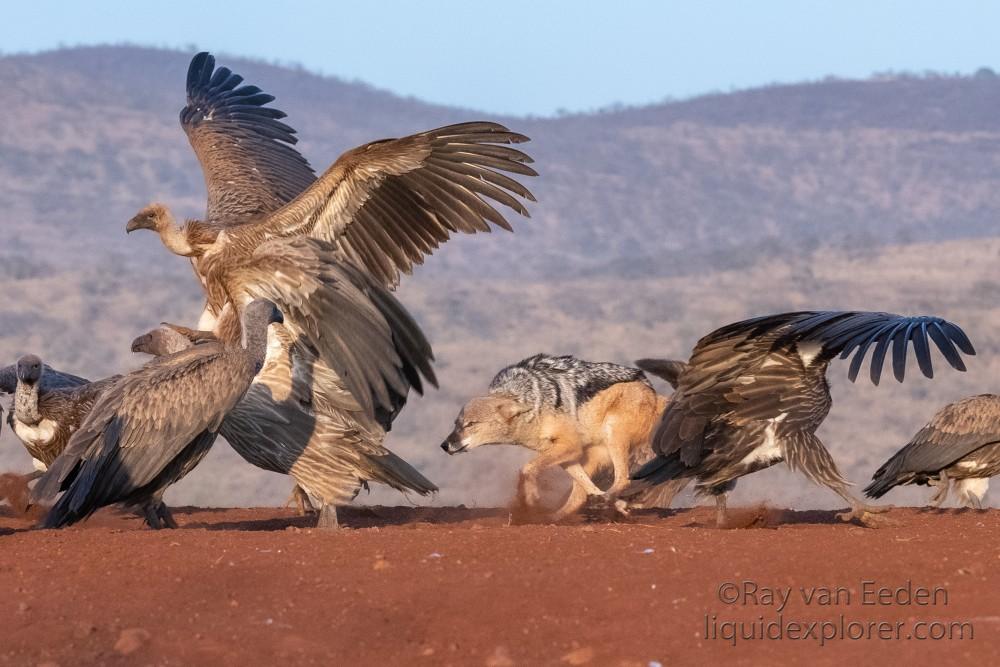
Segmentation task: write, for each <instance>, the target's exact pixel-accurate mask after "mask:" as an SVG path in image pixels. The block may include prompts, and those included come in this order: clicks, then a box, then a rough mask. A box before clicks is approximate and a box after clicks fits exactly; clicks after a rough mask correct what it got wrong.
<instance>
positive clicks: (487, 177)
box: [245, 122, 536, 286]
mask: <svg viewBox="0 0 1000 667" xmlns="http://www.w3.org/2000/svg"><path fill="white" fill-rule="evenodd" d="M527 140H528V138H527V137H525V136H524V135H521V134H517V133H516V132H511V131H510V130H508V129H507V128H506V127H504V126H502V125H498V124H496V123H488V122H474V123H462V124H459V125H449V126H447V127H442V128H438V129H436V130H430V131H428V132H422V133H420V134H414V135H411V136H408V137H403V138H401V139H385V140H382V141H376V142H372V143H370V144H366V145H364V146H361V147H359V148H355V149H354V150H351V151H348V152H347V153H345V154H344V155H342V156H341V157H340V158H339V159H338V160H337V161H336V162H335V163H334V164H333V166H331V167H330V168H329V169H328V170H327V171H326V173H324V174H323V175H322V176H321V177H320V178H319V180H317V181H316V182H315V183H314V184H313V185H312V186H310V187H309V189H307V190H306V191H304V192H303V193H302V194H301V195H299V196H298V197H297V198H296V199H295V200H294V201H292V202H291V203H289V204H288V205H287V206H285V207H283V208H282V209H280V210H278V211H275V212H274V213H273V214H271V215H269V216H268V217H267V218H266V219H264V220H263V221H261V222H260V223H258V224H253V225H250V226H248V228H247V229H246V230H245V233H247V234H259V233H260V232H261V231H262V230H263V231H264V232H266V235H267V236H270V237H273V236H284V237H290V236H299V235H307V236H311V237H313V238H317V239H320V240H324V241H329V242H332V243H335V244H336V245H337V247H338V248H339V250H340V251H341V253H343V255H344V256H345V257H347V258H348V259H350V260H351V261H353V262H354V263H355V264H357V265H358V266H361V267H362V268H364V269H365V270H366V271H368V272H369V273H370V274H371V275H372V276H374V277H375V278H376V279H377V280H378V281H379V282H381V283H382V284H383V285H387V286H391V285H395V284H396V283H397V282H398V280H399V274H400V272H403V273H409V272H410V271H411V270H412V269H413V265H414V264H420V263H422V262H423V258H424V256H425V255H428V254H430V253H431V252H432V251H433V250H434V249H435V248H437V247H438V246H439V245H440V244H441V243H444V242H445V241H447V240H448V238H449V237H450V236H451V235H452V234H454V233H458V232H463V233H467V234H472V233H475V232H488V231H490V224H493V225H496V226H498V227H501V228H503V229H507V230H510V229H511V227H510V224H509V223H508V222H507V221H506V219H505V218H504V216H503V215H501V214H500V212H499V211H497V210H496V208H494V206H495V203H499V204H502V205H503V206H506V207H508V208H510V209H512V210H513V211H515V212H517V213H520V214H521V215H524V216H528V211H527V209H526V208H525V207H524V205H523V204H522V202H521V200H522V199H524V200H528V201H534V196H533V195H532V194H531V192H529V191H528V189H527V188H525V187H524V186H523V185H521V184H520V183H518V182H517V181H516V180H514V179H512V178H510V177H508V176H506V175H505V174H503V173H502V172H510V173H513V174H519V175H522V176H535V175H536V172H535V170H534V169H532V168H531V167H529V166H528V164H529V163H531V161H532V160H531V158H530V157H528V156H527V155H526V154H524V153H522V152H521V151H519V150H517V149H515V148H511V147H510V146H509V145H508V144H518V143H522V142H524V141H527Z"/></svg>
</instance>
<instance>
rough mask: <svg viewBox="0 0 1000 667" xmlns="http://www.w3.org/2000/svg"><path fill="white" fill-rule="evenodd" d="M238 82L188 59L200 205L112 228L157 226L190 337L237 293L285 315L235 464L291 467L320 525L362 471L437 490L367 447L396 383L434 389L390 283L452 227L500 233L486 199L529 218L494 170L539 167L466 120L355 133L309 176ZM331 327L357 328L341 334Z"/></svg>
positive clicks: (188, 114) (375, 445)
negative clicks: (202, 192) (380, 136)
mask: <svg viewBox="0 0 1000 667" xmlns="http://www.w3.org/2000/svg"><path fill="white" fill-rule="evenodd" d="M242 83H243V79H242V77H240V76H239V75H237V74H234V73H233V72H231V71H230V70H229V69H227V68H225V67H219V68H216V67H215V59H214V58H213V57H212V56H211V55H209V54H207V53H199V54H198V55H196V56H195V57H194V59H193V60H192V62H191V65H190V67H189V70H188V77H187V105H186V106H185V107H184V108H183V109H182V110H181V115H180V120H181V126H182V128H183V129H184V131H185V133H186V134H187V136H188V139H189V141H190V143H191V146H192V148H193V149H194V152H195V154H196V155H197V157H198V159H199V162H200V163H201V166H202V172H203V174H204V177H205V185H206V189H207V192H208V204H207V209H206V212H205V215H204V217H203V219H202V220H188V221H186V222H185V223H183V224H180V225H179V224H177V223H176V222H175V221H174V218H173V216H172V215H171V213H170V212H169V210H168V209H167V208H166V207H164V206H163V205H161V204H151V205H149V206H147V207H145V208H144V209H142V210H141V211H139V213H137V214H136V215H135V216H134V217H133V218H132V219H131V220H130V221H129V223H128V225H127V226H126V231H128V232H132V231H135V230H139V229H148V230H152V231H155V232H156V233H157V234H158V235H159V237H160V239H161V241H162V243H163V244H164V245H165V246H166V247H167V248H168V249H169V250H170V251H171V252H173V253H175V254H178V255H181V256H184V257H187V258H189V259H190V261H191V264H192V267H193V268H194V271H195V273H196V275H197V276H198V279H199V281H200V282H201V284H202V285H203V286H204V288H205V292H206V301H207V303H206V307H205V311H204V312H203V314H202V317H201V319H200V321H199V326H198V331H191V330H188V331H187V332H186V334H191V335H188V336H187V337H188V338H189V340H190V341H191V342H197V341H198V340H204V339H205V338H206V336H207V334H206V332H210V334H211V335H214V336H216V337H218V338H219V339H223V340H225V339H227V338H228V339H231V338H232V337H234V336H237V335H238V334H239V332H238V323H239V314H240V312H241V311H242V309H243V307H244V304H245V303H247V302H248V301H249V300H251V299H254V298H260V297H263V298H268V299H271V300H272V301H274V302H275V303H276V304H277V305H278V306H279V307H280V308H281V309H282V312H283V313H284V315H285V325H284V327H281V328H277V329H276V330H275V332H274V333H273V334H272V340H271V341H270V346H269V349H270V350H271V353H272V354H273V355H274V356H273V358H272V357H271V356H270V354H269V359H268V368H269V369H271V370H272V372H269V373H264V374H262V375H261V376H260V377H259V378H258V380H257V382H256V383H255V384H256V385H259V386H255V387H254V388H253V389H254V390H253V391H251V392H249V393H248V395H247V398H246V401H245V404H244V405H242V406H240V410H239V411H238V412H237V414H234V415H233V417H234V419H232V420H227V423H226V428H225V433H224V435H225V437H226V439H227V441H229V443H230V444H231V445H232V446H233V448H234V449H235V450H236V451H237V452H238V453H239V454H241V455H242V456H243V458H245V459H246V460H247V461H249V462H250V463H253V464H254V465H258V466H260V467H263V468H265V469H267V470H274V471H278V472H283V473H288V474H291V475H292V476H293V477H294V478H295V480H296V482H297V484H298V488H299V489H301V491H302V493H303V494H304V495H305V496H306V497H308V498H309V499H310V504H312V505H314V506H316V507H319V508H320V509H321V511H320V518H319V521H320V525H328V526H333V525H336V511H335V506H336V505H337V504H342V503H343V502H344V501H345V499H349V498H352V497H353V496H354V494H355V493H357V490H358V489H359V488H361V486H362V485H364V484H365V483H367V482H368V481H382V482H387V483H389V484H391V485H393V486H396V488H401V489H403V490H413V491H416V492H417V493H421V494H423V493H429V492H431V491H433V490H435V487H434V486H433V484H431V483H430V482H428V481H427V480H426V479H424V478H423V476H421V475H420V474H419V473H417V472H416V471H415V470H414V469H413V468H412V467H410V466H409V465H408V464H406V463H405V462H404V461H402V460H401V459H399V458H398V457H396V456H395V455H393V454H391V453H390V452H388V450H386V449H385V448H384V447H382V445H381V443H382V440H383V439H384V437H385V433H386V431H388V430H389V428H390V427H391V425H392V421H393V419H394V417H395V416H396V415H397V414H398V413H399V410H400V409H401V408H402V406H403V404H404V403H405V400H406V396H407V394H408V392H409V390H410V389H411V388H412V389H414V390H416V391H418V392H421V391H423V383H424V382H428V383H430V384H432V385H435V386H436V379H435V378H434V374H433V370H432V368H431V361H432V360H433V355H432V352H431V349H430V345H429V344H428V343H427V341H426V339H425V337H424V335H423V333H422V331H421V330H420V328H419V326H418V325H417V324H416V323H415V322H414V321H413V319H412V318H411V317H410V315H409V314H408V313H407V312H406V310H405V309H404V308H403V307H402V306H401V305H400V304H399V303H398V302H397V301H396V300H395V299H394V298H393V297H392V295H391V294H390V293H389V292H388V291H387V290H388V289H391V288H393V287H395V285H396V284H397V283H398V282H399V278H400V275H401V274H403V273H409V272H411V271H412V269H413V267H414V266H415V265H417V264H420V263H422V262H423V259H424V257H425V256H426V255H429V254H430V253H432V252H433V250H434V249H436V248H437V247H438V246H439V245H440V244H441V243H443V242H445V241H447V240H448V238H450V236H451V235H452V234H454V233H458V232H462V233H474V232H479V231H482V232H488V231H490V230H491V229H492V227H491V225H492V226H496V227H500V228H502V229H506V230H510V229H511V226H510V224H509V223H508V222H507V220H506V219H505V218H504V216H503V215H502V214H501V213H500V212H499V211H498V210H497V208H495V206H496V204H497V203H499V204H501V205H503V206H505V207H507V208H510V209H511V210H513V211H514V212H516V213H519V214H521V215H524V216H528V211H527V209H526V208H525V207H524V204H523V203H522V201H521V200H526V201H534V197H533V196H532V194H531V193H530V192H529V191H528V190H527V188H525V187H524V186H523V185H521V184H520V183H519V182H518V181H517V180H515V179H514V178H513V177H512V176H510V175H508V174H512V175H520V176H534V175H536V172H535V171H534V170H533V169H532V168H531V167H530V166H529V164H530V163H531V161H532V160H531V158H530V157H529V156H528V155H526V154H525V153H523V152H521V151H519V150H517V149H516V148H513V147H512V146H511V144H518V143H522V142H524V141H527V137H525V136H523V135H521V134H518V133H515V132H512V131H510V130H508V129H507V128H505V127H503V126H502V125H498V124H496V123H490V122H471V123H461V124H457V125H450V126H447V127H442V128H438V129H435V130H429V131H427V132H421V133H418V134H414V135H411V136H408V137H403V138H400V139H385V140H381V141H375V142H372V143H369V144H365V145H363V146H360V147H358V148H355V149H352V150H350V151H348V152H346V153H345V154H343V155H342V156H341V157H340V158H339V159H338V160H337V161H336V162H335V163H334V164H333V165H332V166H331V167H330V168H329V169H328V170H327V171H326V172H325V173H324V174H322V175H321V176H320V177H319V178H317V177H316V175H315V174H314V172H313V170H312V168H311V167H310V166H309V164H308V162H307V161H306V160H305V159H304V158H303V157H302V156H301V155H300V154H299V153H298V152H297V151H296V150H295V149H294V144H295V143H296V141H297V138H296V136H295V131H294V130H293V129H292V128H291V127H289V126H288V125H286V124H285V123H283V122H281V121H280V119H281V118H283V117H284V116H285V114H284V113H283V112H281V111H279V110H277V109H275V108H273V107H270V106H268V104H269V103H270V102H271V101H273V99H274V98H273V97H272V96H271V95H268V94H266V93H263V92H262V91H261V90H260V89H259V88H257V87H256V86H249V85H241V84H242ZM345 312H346V313H347V315H345ZM335 326H342V327H343V328H344V329H345V330H350V331H352V332H354V333H361V332H363V333H365V334H366V335H364V336H356V337H354V339H353V342H351V343H350V344H348V341H347V340H346V338H345V337H344V336H343V335H342V334H340V333H337V332H336V331H334V328H335ZM173 328H174V329H175V331H181V330H182V328H180V327H173ZM147 343H148V344H149V345H150V347H156V346H157V344H155V342H154V341H153V340H152V339H150V340H149V341H147ZM140 347H142V343H140Z"/></svg>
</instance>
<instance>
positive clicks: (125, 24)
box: [0, 0, 1000, 114]
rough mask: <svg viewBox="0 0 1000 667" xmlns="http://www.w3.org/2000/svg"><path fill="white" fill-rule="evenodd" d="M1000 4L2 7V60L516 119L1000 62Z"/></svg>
mask: <svg viewBox="0 0 1000 667" xmlns="http://www.w3.org/2000/svg"><path fill="white" fill-rule="evenodd" d="M998 26H1000V3H992V2H972V1H966V0H948V1H944V0H940V1H938V2H931V1H924V0H909V1H904V0H892V1H889V0H886V1H881V2H880V1H879V0H840V1H823V2H820V1H813V2H810V1H807V0H753V1H750V0H746V1H742V2H739V1H736V0H733V1H731V2H721V1H712V0H708V1H703V2H667V1H663V2H655V1H652V0H633V1H628V0H618V1H617V2H609V1H603V2H594V1H591V0H550V1H548V2H546V1H545V0H533V1H532V0H500V1H494V2H489V3H477V2H473V1H472V0H465V1H461V0H424V1H422V2H362V1H360V0H359V1H356V2H350V3H347V2H338V1H333V0H327V1H326V2H320V1H315V2H305V1H303V2H281V1H277V0H242V1H241V2H226V3H222V2H219V3H214V2H209V1H208V0H201V1H196V2H192V1H189V0H170V1H166V2H156V3H153V2H139V1H137V0H133V1H132V2H125V1H115V0H94V1H88V2H84V1H77V2H71V1H68V0H63V1H55V0H53V1H46V0H40V1H34V2H21V1H18V2H10V1H9V0H0V50H2V51H3V52H5V53H10V52H22V51H37V50H43V49H51V48H55V47H57V46H58V45H60V44H66V45H77V44H97V43H117V42H123V41H129V42H134V43H139V44H148V45H155V46H170V47H181V48H187V47H188V46H190V45H196V46H197V47H199V48H203V49H208V50H211V51H214V52H223V53H229V54H237V55H246V56H253V57H258V58H265V59H268V60H279V61H284V62H297V63H301V64H302V65H304V66H306V67H307V68H309V69H311V70H313V71H317V72H321V73H324V74H332V75H337V76H341V77H345V78H348V79H361V80H364V81H367V82H369V83H371V84H373V85H375V86H378V87H380V88H385V89H388V90H391V91H394V92H397V93H400V94H404V95H414V96H416V97H419V98H422V99H425V100H429V101H432V102H439V103H445V104H454V105H460V106H466V107H472V108H477V109H482V110H486V111H494V112H505V113H517V114H526V113H534V114H551V113H553V112H554V111H555V110H557V109H560V108H562V109H567V110H574V111H576V110H588V109H594V108H597V107H601V106H606V105H609V104H611V103H614V102H623V103H628V104H641V103H645V102H652V101H657V100H661V99H663V98H665V97H667V96H671V97H675V98H676V97H690V96H692V95H697V94H699V93H704V92H710V91H714V90H729V89H731V88H747V87H752V86H758V85H762V84H766V83H771V82H792V81H801V80H808V79H818V78H822V77H823V76H826V75H830V74H832V75H837V76H842V77H852V78H855V77H862V78H863V77H867V76H869V75H870V74H871V73H873V72H880V71H886V70H909V71H917V72H920V71H924V70H928V69H933V70H937V71H943V72H966V73H968V72H972V71H974V70H975V69H976V68H978V67H980V66H982V65H987V66H996V65H997V64H1000V62H998V61H1000V57H998V50H997V44H998V39H997V27H998Z"/></svg>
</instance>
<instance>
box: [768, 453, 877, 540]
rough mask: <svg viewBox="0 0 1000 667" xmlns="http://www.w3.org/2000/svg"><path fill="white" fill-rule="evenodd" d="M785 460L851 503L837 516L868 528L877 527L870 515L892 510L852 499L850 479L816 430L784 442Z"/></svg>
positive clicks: (813, 480)
mask: <svg viewBox="0 0 1000 667" xmlns="http://www.w3.org/2000/svg"><path fill="white" fill-rule="evenodd" d="M784 445H785V446H784V450H785V451H784V453H785V462H786V463H787V464H788V467H789V468H791V469H792V470H798V471H800V472H801V473H802V474H804V475H805V476H806V477H807V478H809V480H810V481H811V482H813V483H815V484H819V485H821V486H825V487H826V488H828V489H830V490H831V491H833V492H834V493H836V494H837V495H838V496H840V497H841V498H843V499H844V500H846V501H847V502H848V504H850V506H851V509H850V511H849V512H841V513H840V514H838V515H837V518H838V519H840V520H841V521H845V522H850V521H853V520H857V521H858V522H859V523H860V524H861V525H863V526H867V527H869V528H874V527H876V525H877V524H876V522H875V520H874V517H873V516H872V515H873V514H882V513H884V512H888V511H889V510H890V509H892V505H867V504H865V503H864V502H863V501H862V500H860V499H859V498H855V497H854V495H853V494H851V492H850V491H848V488H849V487H850V486H851V484H850V482H848V481H847V480H846V479H844V476H843V475H841V474H840V469H839V468H837V464H836V463H835V462H834V460H833V457H832V456H830V452H828V451H827V450H826V447H824V446H823V443H822V442H820V440H819V438H817V437H816V434H815V433H798V434H796V436H795V437H791V438H789V439H788V440H787V441H785V443H784Z"/></svg>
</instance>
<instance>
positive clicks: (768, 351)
mask: <svg viewBox="0 0 1000 667" xmlns="http://www.w3.org/2000/svg"><path fill="white" fill-rule="evenodd" d="M928 338H930V339H931V340H933V341H934V343H935V345H937V347H938V349H939V350H940V351H941V353H942V355H943V356H944V357H945V359H946V360H947V361H948V362H949V363H950V364H951V365H952V366H953V367H955V368H957V369H958V370H965V366H964V364H963V362H962V359H961V356H960V354H959V353H958V350H956V346H957V348H958V349H960V350H961V351H962V352H965V353H966V354H975V351H974V350H973V348H972V345H971V343H969V341H968V338H967V337H966V336H965V334H964V333H963V332H962V330H961V329H960V328H959V327H958V326H956V325H954V324H952V323H950V322H947V321H945V320H942V319H940V318H936V317H925V316H920V317H904V316H901V315H891V314H888V313H868V312H853V311H849V312H797V313H783V314H779V315H770V316H767V317H759V318H754V319H751V320H745V321H742V322H736V323H734V324H730V325H727V326H725V327H722V328H721V329H718V330H716V331H714V332H712V333H710V334H708V335H707V336H705V337H704V338H702V339H701V340H700V341H699V342H698V344H697V346H695V349H694V352H693V353H692V355H691V359H690V361H689V363H688V367H687V369H685V370H684V371H683V372H682V374H681V375H680V377H679V378H678V391H677V393H676V394H675V395H674V397H673V400H672V401H671V402H670V404H669V405H668V407H667V409H666V411H665V412H664V416H663V419H662V420H661V422H660V425H659V426H658V428H657V433H656V436H655V441H654V447H656V448H657V450H658V451H660V452H661V453H668V452H671V451H677V450H680V451H681V455H682V460H684V461H685V463H688V462H694V461H697V460H698V458H699V456H700V452H701V450H702V444H703V441H704V437H705V431H706V429H707V428H708V426H709V423H710V422H711V421H712V420H714V419H717V418H724V419H725V420H726V421H727V422H728V423H730V424H732V425H734V426H741V425H744V424H746V423H748V422H751V421H758V420H770V419H782V420H783V423H784V424H786V425H789V426H790V425H793V424H795V423H797V422H799V423H812V422H815V421H816V420H817V419H819V420H822V418H823V417H824V416H825V412H826V410H828V409H829V395H828V393H827V389H826V385H825V380H823V379H822V376H823V375H825V371H826V366H827V364H828V363H829V362H830V360H831V359H833V358H835V357H836V356H837V355H841V356H842V357H847V356H849V355H850V354H852V353H853V354H854V359H852V363H851V378H852V379H854V377H856V375H857V371H858V369H859V368H860V365H861V363H862V361H864V358H865V355H866V353H867V351H868V349H869V348H870V347H872V346H874V353H873V357H872V372H871V378H872V382H874V383H876V384H877V383H878V379H879V376H880V374H881V370H882V365H883V361H884V358H885V354H886V351H887V349H888V346H889V345H890V344H892V346H893V370H894V372H895V375H896V377H897V378H898V379H900V380H902V378H903V374H904V370H905V364H906V350H907V346H908V344H909V343H910V342H912V343H913V346H914V349H915V351H916V356H917V360H918V363H919V366H920V368H921V370H922V371H923V372H924V374H925V375H927V376H928V377H930V376H931V374H932V370H931V365H930V363H931V362H930V344H929V342H928Z"/></svg>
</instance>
